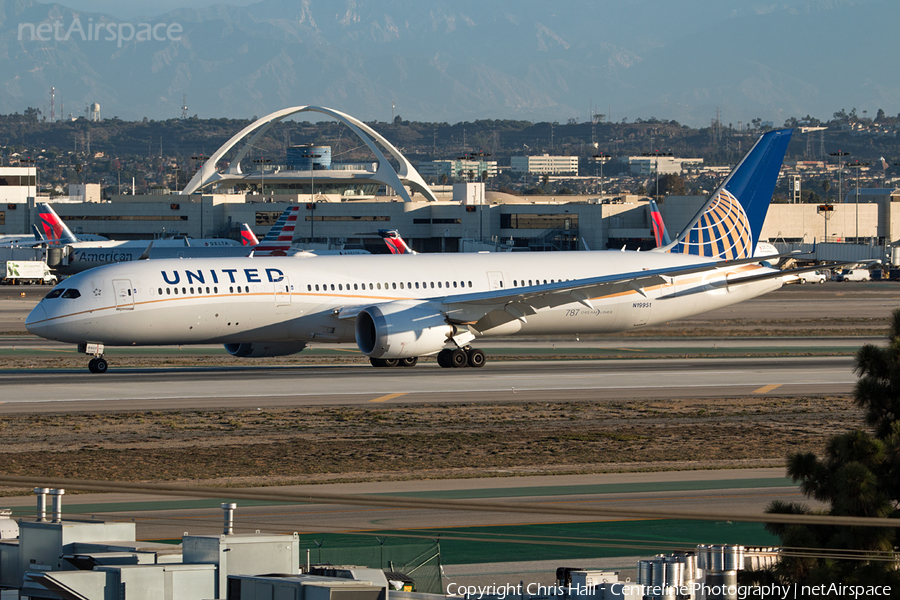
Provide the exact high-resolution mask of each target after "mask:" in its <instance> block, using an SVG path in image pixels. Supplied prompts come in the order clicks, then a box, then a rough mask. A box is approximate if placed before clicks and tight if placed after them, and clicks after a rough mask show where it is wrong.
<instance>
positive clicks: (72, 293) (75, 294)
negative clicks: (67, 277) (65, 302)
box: [62, 288, 81, 298]
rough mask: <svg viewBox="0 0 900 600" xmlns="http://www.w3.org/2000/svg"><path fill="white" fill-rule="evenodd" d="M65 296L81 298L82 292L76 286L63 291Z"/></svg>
mask: <svg viewBox="0 0 900 600" xmlns="http://www.w3.org/2000/svg"><path fill="white" fill-rule="evenodd" d="M62 297H63V298H81V292H79V291H78V290H76V289H75V288H71V289H68V290H66V291H64V292H63V293H62Z"/></svg>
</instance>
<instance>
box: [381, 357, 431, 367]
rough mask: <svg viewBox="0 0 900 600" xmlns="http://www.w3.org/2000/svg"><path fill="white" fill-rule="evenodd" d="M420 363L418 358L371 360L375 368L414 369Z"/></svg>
mask: <svg viewBox="0 0 900 600" xmlns="http://www.w3.org/2000/svg"><path fill="white" fill-rule="evenodd" d="M417 362H419V357H418V356H411V357H409V358H370V359H369V363H371V365H372V366H373V367H414V366H416V363H417Z"/></svg>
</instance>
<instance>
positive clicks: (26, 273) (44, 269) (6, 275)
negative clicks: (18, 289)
mask: <svg viewBox="0 0 900 600" xmlns="http://www.w3.org/2000/svg"><path fill="white" fill-rule="evenodd" d="M56 282H57V278H56V275H54V274H53V273H51V272H50V267H48V266H47V263H45V262H44V261H42V260H8V261H6V263H5V267H4V269H3V281H2V283H3V284H5V285H21V284H33V285H40V284H44V285H56Z"/></svg>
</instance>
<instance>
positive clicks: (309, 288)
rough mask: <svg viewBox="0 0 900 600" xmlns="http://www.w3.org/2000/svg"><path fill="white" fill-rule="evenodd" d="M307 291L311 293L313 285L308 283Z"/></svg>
mask: <svg viewBox="0 0 900 600" xmlns="http://www.w3.org/2000/svg"><path fill="white" fill-rule="evenodd" d="M306 291H307V292H311V291H312V284H311V283H307V284H306Z"/></svg>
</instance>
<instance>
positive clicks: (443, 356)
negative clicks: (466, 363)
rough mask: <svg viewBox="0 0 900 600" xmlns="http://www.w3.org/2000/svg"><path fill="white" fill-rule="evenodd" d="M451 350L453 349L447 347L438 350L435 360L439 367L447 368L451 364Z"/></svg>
mask: <svg viewBox="0 0 900 600" xmlns="http://www.w3.org/2000/svg"><path fill="white" fill-rule="evenodd" d="M452 352H453V350H448V349H444V350H441V351H440V352H438V355H437V361H438V365H440V366H441V368H443V369H448V368H450V367H452V366H453V364H452V363H451V362H450V354H451V353H452Z"/></svg>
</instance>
